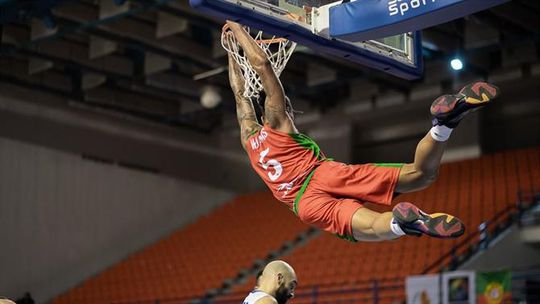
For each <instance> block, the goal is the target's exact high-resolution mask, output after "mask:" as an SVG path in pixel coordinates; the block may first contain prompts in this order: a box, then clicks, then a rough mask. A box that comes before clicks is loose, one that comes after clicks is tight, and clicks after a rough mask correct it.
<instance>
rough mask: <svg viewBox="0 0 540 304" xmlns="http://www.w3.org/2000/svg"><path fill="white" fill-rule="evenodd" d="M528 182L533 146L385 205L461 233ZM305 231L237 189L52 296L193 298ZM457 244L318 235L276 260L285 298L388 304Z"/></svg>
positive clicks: (71, 299) (462, 167) (534, 166)
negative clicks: (444, 218)
mask: <svg viewBox="0 0 540 304" xmlns="http://www.w3.org/2000/svg"><path fill="white" fill-rule="evenodd" d="M537 189H540V148H535V149H524V150H515V151H506V152H501V153H496V154H493V155H487V156H483V157H481V158H480V159H475V160H466V161H460V162H455V163H450V164H445V165H443V166H442V167H441V170H440V176H439V178H438V179H437V181H436V182H435V183H434V184H433V185H432V186H431V187H429V188H427V189H426V190H423V191H420V192H416V193H410V194H403V195H400V196H398V197H397V198H396V199H395V202H400V201H410V202H414V203H415V204H417V205H418V206H420V207H421V208H423V209H425V210H426V211H428V212H429V211H445V212H449V213H453V214H457V215H459V216H460V217H461V218H462V219H463V220H464V221H465V223H466V226H467V229H468V230H467V232H466V233H467V234H466V236H467V235H469V234H471V233H474V232H475V231H476V230H477V227H478V226H479V225H480V224H481V223H482V222H484V221H486V220H487V219H490V218H492V217H493V215H494V214H495V213H497V212H501V211H503V210H505V208H506V207H507V206H510V205H512V204H515V203H516V202H517V200H518V193H520V192H523V193H527V192H532V191H533V190H537ZM370 206H371V207H373V208H374V209H377V210H379V211H387V210H389V208H388V207H385V206H376V205H370ZM307 228H308V227H307V226H306V225H303V224H302V223H300V221H298V220H297V219H296V218H295V217H294V215H293V214H292V213H291V212H290V211H289V210H287V208H285V207H284V206H283V205H280V204H279V203H276V202H275V201H274V199H273V198H272V197H271V196H270V194H267V193H261V194H253V195H245V196H241V197H239V198H237V199H236V200H234V201H233V202H231V203H229V204H226V205H225V206H223V207H221V208H219V209H217V210H215V211H214V212H212V213H211V214H209V215H208V216H207V217H204V218H201V219H199V220H197V222H195V223H194V224H192V225H189V226H188V227H186V228H184V229H182V230H179V231H177V232H175V233H174V234H172V235H171V236H169V237H168V238H166V239H164V240H162V241H160V242H158V243H156V244H155V245H152V246H150V247H148V248H147V249H145V250H143V251H141V252H139V253H136V254H134V255H133V256H131V257H129V258H128V259H126V260H125V261H123V262H121V263H119V264H118V265H115V266H113V267H111V268H110V269H109V270H106V271H104V272H103V273H101V274H99V275H97V276H95V277H93V278H91V279H89V280H87V281H86V282H84V283H83V284H81V285H80V286H78V287H76V288H74V289H72V290H70V291H69V292H68V293H66V294H64V295H62V296H60V297H58V298H57V299H56V300H55V301H54V303H102V302H104V300H107V301H113V300H114V301H117V302H122V301H124V302H129V301H135V300H150V299H181V298H189V297H197V296H202V295H203V294H204V293H205V290H208V289H211V288H216V287H219V286H220V285H221V282H222V281H223V280H224V279H226V278H232V277H235V276H236V274H237V272H238V271H239V270H241V269H242V268H248V267H250V266H251V264H252V263H253V261H255V260H256V259H262V258H264V257H266V255H267V253H268V252H269V251H271V250H275V249H277V248H279V247H280V246H281V245H282V244H283V242H285V241H286V240H291V239H293V238H294V237H295V236H296V235H298V234H299V233H300V232H302V231H305V230H306V229H307ZM466 236H465V237H464V238H466ZM459 241H460V240H438V239H430V238H427V237H422V238H418V239H417V238H414V237H405V238H401V239H399V240H396V241H391V242H382V243H356V244H354V243H350V242H347V241H344V240H341V239H338V238H336V237H334V236H332V235H330V234H327V233H322V234H321V235H320V236H318V237H316V238H315V239H313V240H311V241H310V242H308V243H307V244H306V245H305V246H302V247H300V248H297V249H296V250H294V251H292V253H290V254H289V255H287V256H283V257H281V258H282V259H284V260H286V261H288V262H289V263H290V264H291V265H293V267H294V268H295V269H296V271H297V274H298V278H299V284H300V287H299V289H298V291H297V295H298V298H297V299H296V300H295V301H294V303H311V296H312V295H313V292H315V291H316V292H317V293H318V294H319V297H318V300H317V303H336V302H342V303H361V302H363V301H366V302H371V301H372V297H373V294H372V293H373V292H372V291H371V290H373V288H372V287H373V284H377V287H378V288H377V290H378V291H377V292H378V295H377V296H378V297H380V301H379V303H393V302H395V301H400V300H402V299H403V298H404V288H403V284H404V277H406V276H407V275H412V274H420V273H422V272H423V271H424V270H425V269H426V268H427V267H428V266H429V265H431V264H432V263H434V262H435V261H436V260H437V259H439V258H440V257H441V256H443V255H444V254H446V253H448V252H450V251H451V250H452V248H453V247H454V246H455V245H456V244H457V243H458V242H459ZM460 250H464V249H460ZM375 281H376V283H375ZM253 286H254V278H251V279H250V280H248V281H247V282H246V283H245V284H243V285H240V286H235V287H234V288H233V290H232V292H231V294H230V295H225V296H222V297H220V298H219V299H218V301H227V300H234V299H237V300H238V299H241V298H243V297H244V296H245V294H246V293H247V292H248V291H249V290H250V289H251V288H252V287H253ZM396 286H397V287H396ZM366 290H367V291H366ZM362 299H364V300H362ZM231 303H232V302H231Z"/></svg>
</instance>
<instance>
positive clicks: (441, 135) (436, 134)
mask: <svg viewBox="0 0 540 304" xmlns="http://www.w3.org/2000/svg"><path fill="white" fill-rule="evenodd" d="M453 130H454V129H451V128H449V127H447V126H441V125H436V126H434V127H432V128H431V130H429V134H431V137H432V138H433V139H434V140H436V141H447V140H448V138H450V134H452V131H453Z"/></svg>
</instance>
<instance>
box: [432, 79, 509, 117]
mask: <svg viewBox="0 0 540 304" xmlns="http://www.w3.org/2000/svg"><path fill="white" fill-rule="evenodd" d="M498 95H499V88H497V87H496V86H494V85H492V84H489V83H486V82H473V83H471V84H468V85H466V86H464V87H463V88H462V89H461V91H459V93H458V94H457V95H443V96H440V97H439V98H437V99H435V101H434V102H433V103H432V104H431V108H430V112H431V115H433V116H435V117H436V118H440V119H442V118H446V116H448V115H450V114H451V112H452V110H454V108H455V107H456V105H457V104H458V102H460V101H461V102H464V103H466V104H468V105H469V106H470V107H471V110H476V109H478V108H479V107H483V106H485V105H487V104H488V103H489V102H491V101H492V100H493V99H495V98H496V97H497V96H498ZM469 111H470V110H469ZM469 111H464V113H462V114H460V115H459V116H460V117H461V116H462V115H464V114H465V113H467V112H469Z"/></svg>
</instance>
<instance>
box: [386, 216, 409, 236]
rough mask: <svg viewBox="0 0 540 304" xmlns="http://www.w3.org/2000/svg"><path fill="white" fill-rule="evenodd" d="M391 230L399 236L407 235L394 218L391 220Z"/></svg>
mask: <svg viewBox="0 0 540 304" xmlns="http://www.w3.org/2000/svg"><path fill="white" fill-rule="evenodd" d="M390 229H391V230H392V232H393V233H394V234H395V235H397V236H404V235H406V233H405V231H403V229H401V226H400V225H399V223H398V222H397V221H396V220H395V219H394V218H393V217H392V219H391V220H390Z"/></svg>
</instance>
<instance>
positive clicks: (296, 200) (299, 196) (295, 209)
mask: <svg viewBox="0 0 540 304" xmlns="http://www.w3.org/2000/svg"><path fill="white" fill-rule="evenodd" d="M332 160H333V159H331V158H327V159H325V161H332ZM372 165H374V166H377V167H396V168H401V167H403V165H404V164H403V163H372ZM317 168H319V166H316V167H315V168H313V169H312V170H311V172H309V174H308V176H307V177H306V179H305V180H304V182H303V183H302V187H301V188H300V190H299V191H298V193H297V194H296V197H295V198H294V203H293V208H292V211H293V212H294V214H296V215H298V203H299V202H300V199H302V195H304V192H306V189H307V187H308V185H309V182H310V181H311V178H312V177H313V174H314V173H315V170H317Z"/></svg>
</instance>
